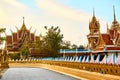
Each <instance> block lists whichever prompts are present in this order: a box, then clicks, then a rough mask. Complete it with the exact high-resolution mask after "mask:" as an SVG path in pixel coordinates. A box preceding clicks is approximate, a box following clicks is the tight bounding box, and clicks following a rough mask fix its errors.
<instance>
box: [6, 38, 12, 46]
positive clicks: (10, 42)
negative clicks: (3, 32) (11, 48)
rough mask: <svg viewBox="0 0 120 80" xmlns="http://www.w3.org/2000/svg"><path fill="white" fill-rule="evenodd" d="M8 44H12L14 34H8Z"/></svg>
mask: <svg viewBox="0 0 120 80" xmlns="http://www.w3.org/2000/svg"><path fill="white" fill-rule="evenodd" d="M7 44H12V36H7Z"/></svg>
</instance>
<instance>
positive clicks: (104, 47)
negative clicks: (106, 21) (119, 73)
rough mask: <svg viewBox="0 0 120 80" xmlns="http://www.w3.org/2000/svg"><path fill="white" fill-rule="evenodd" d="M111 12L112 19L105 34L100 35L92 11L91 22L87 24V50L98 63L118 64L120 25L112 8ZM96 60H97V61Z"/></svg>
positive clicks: (119, 60)
mask: <svg viewBox="0 0 120 80" xmlns="http://www.w3.org/2000/svg"><path fill="white" fill-rule="evenodd" d="M113 11H114V19H113V22H112V24H111V26H110V28H109V27H108V25H106V29H107V30H106V33H100V24H99V21H98V20H97V18H96V17H95V13H94V11H93V17H92V20H91V22H90V23H89V31H90V33H89V34H88V35H87V38H88V42H89V48H90V49H91V50H92V54H94V58H95V57H96V62H98V63H100V61H101V63H108V64H116V63H120V24H119V23H118V21H117V19H116V14H115V8H114V6H113ZM100 56H103V57H100ZM97 58H98V59H99V60H98V61H97ZM102 58H103V59H102Z"/></svg>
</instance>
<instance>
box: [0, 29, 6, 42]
mask: <svg viewBox="0 0 120 80" xmlns="http://www.w3.org/2000/svg"><path fill="white" fill-rule="evenodd" d="M5 30H6V29H5V28H0V34H2V33H5ZM4 40H6V38H5V37H1V35H0V44H2V42H3V41H4Z"/></svg>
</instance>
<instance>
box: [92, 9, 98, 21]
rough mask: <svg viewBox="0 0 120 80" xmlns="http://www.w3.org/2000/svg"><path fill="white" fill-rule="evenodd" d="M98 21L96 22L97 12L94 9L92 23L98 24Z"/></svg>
mask: <svg viewBox="0 0 120 80" xmlns="http://www.w3.org/2000/svg"><path fill="white" fill-rule="evenodd" d="M96 21H97V20H96V17H95V10H94V8H93V18H92V22H96Z"/></svg>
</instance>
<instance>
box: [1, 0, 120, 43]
mask: <svg viewBox="0 0 120 80" xmlns="http://www.w3.org/2000/svg"><path fill="white" fill-rule="evenodd" d="M113 5H114V6H115V12H116V18H117V21H118V22H120V0H0V27H4V28H6V34H7V35H10V34H11V31H10V29H11V30H12V31H13V32H16V31H17V30H16V27H17V28H18V29H20V28H21V26H22V23H23V16H24V17H25V25H26V27H27V29H30V27H32V29H31V32H34V31H35V30H36V33H35V34H36V35H40V34H42V35H45V32H46V30H45V29H44V26H48V27H51V26H55V27H56V26H59V28H60V29H61V34H63V36H64V39H63V40H66V41H71V44H76V45H87V44H88V41H87V37H86V35H87V34H89V21H90V20H91V19H92V16H93V9H94V10H95V16H96V18H97V20H98V21H99V22H100V26H101V27H100V29H101V33H105V32H106V24H107V23H108V25H109V28H110V26H111V23H112V21H113Z"/></svg>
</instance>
